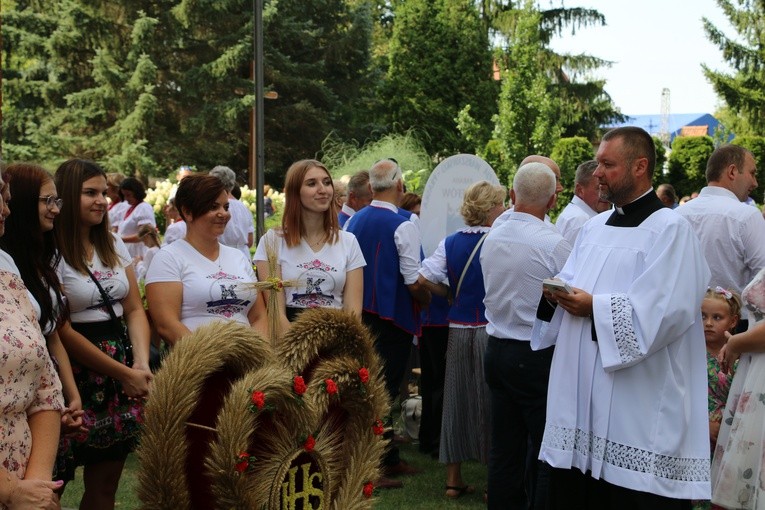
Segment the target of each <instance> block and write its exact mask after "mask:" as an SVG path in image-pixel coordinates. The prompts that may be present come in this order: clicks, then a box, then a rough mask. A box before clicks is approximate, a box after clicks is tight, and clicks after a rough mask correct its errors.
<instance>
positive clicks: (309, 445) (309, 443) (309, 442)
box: [303, 435, 316, 452]
mask: <svg viewBox="0 0 765 510" xmlns="http://www.w3.org/2000/svg"><path fill="white" fill-rule="evenodd" d="M314 446H316V439H314V438H313V436H312V435H309V436H308V437H307V438H305V442H304V443H303V449H304V450H305V451H307V452H312V451H313V448H314Z"/></svg>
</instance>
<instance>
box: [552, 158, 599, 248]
mask: <svg viewBox="0 0 765 510" xmlns="http://www.w3.org/2000/svg"><path fill="white" fill-rule="evenodd" d="M597 167H598V162H597V161H585V162H584V163H582V164H581V165H579V166H578V167H577V169H576V176H575V177H574V197H573V198H572V199H571V202H569V204H568V205H567V206H566V207H565V209H563V211H562V212H561V213H560V216H558V220H557V221H556V222H555V226H556V227H558V232H560V234H561V235H562V236H563V237H565V238H566V241H568V242H569V244H570V245H571V246H574V241H576V236H577V235H579V231H580V230H581V229H582V225H584V224H585V223H586V222H587V220H589V219H590V218H592V217H593V216H595V215H596V214H598V213H602V212H603V211H607V210H609V209H610V208H611V203H610V202H608V201H607V200H603V199H601V198H600V183H599V182H598V180H597V179H594V178H593V177H592V173H593V172H594V171H595V169H596V168H597Z"/></svg>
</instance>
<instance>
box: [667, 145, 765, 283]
mask: <svg viewBox="0 0 765 510" xmlns="http://www.w3.org/2000/svg"><path fill="white" fill-rule="evenodd" d="M756 174H757V165H756V163H755V161H754V157H753V156H752V153H751V152H749V151H748V150H746V149H744V148H743V147H739V146H737V145H722V146H720V147H718V148H717V149H715V151H714V152H713V153H712V155H711V156H710V157H709V160H708V161H707V170H706V179H707V185H706V187H704V188H702V190H701V192H700V193H699V196H698V198H695V199H693V200H691V201H690V202H687V203H685V204H683V206H682V207H678V208H677V209H675V212H677V213H678V214H679V215H680V216H682V217H684V218H685V219H686V220H688V222H689V223H690V224H691V226H692V227H693V230H694V231H695V232H696V235H697V236H698V238H699V241H700V242H701V248H702V249H703V250H704V257H705V258H706V260H707V264H709V269H710V270H711V271H712V280H711V281H710V282H709V285H710V286H712V287H717V286H719V287H722V288H724V289H729V290H735V291H736V292H738V293H741V291H742V290H743V289H744V287H746V284H747V283H749V282H750V281H751V280H752V279H753V278H754V275H756V274H757V272H758V271H759V270H760V269H762V268H763V267H765V220H764V219H763V217H762V214H760V212H759V211H758V210H757V208H756V207H752V206H749V205H746V204H744V203H743V202H744V201H745V200H746V199H747V198H748V197H749V194H750V193H751V192H752V191H753V190H754V189H755V188H756V187H757V177H756Z"/></svg>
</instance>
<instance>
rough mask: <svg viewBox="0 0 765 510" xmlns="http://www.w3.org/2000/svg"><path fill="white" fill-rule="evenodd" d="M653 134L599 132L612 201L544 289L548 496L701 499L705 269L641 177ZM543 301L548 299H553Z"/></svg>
mask: <svg viewBox="0 0 765 510" xmlns="http://www.w3.org/2000/svg"><path fill="white" fill-rule="evenodd" d="M655 160H656V156H655V148H654V145H653V140H652V139H651V137H650V136H649V135H648V134H647V133H646V132H645V131H643V130H641V129H639V128H631V127H628V128H617V129H614V130H611V131H609V132H608V133H607V134H606V135H605V136H604V137H603V141H602V143H601V145H600V148H599V149H598V154H597V161H598V167H597V169H596V171H595V173H594V175H595V177H596V178H598V180H599V182H600V191H601V194H602V196H603V197H604V198H607V199H608V200H609V201H610V202H612V203H613V204H614V205H615V206H616V207H615V210H614V211H613V212H604V213H602V214H599V215H598V216H596V217H595V218H593V219H592V220H590V221H589V222H588V223H587V224H586V225H585V226H584V227H583V228H582V231H581V232H580V234H579V236H578V238H577V241H576V244H575V245H574V249H573V251H572V253H571V256H570V257H569V259H568V261H567V262H566V265H565V267H564V268H563V270H562V271H561V273H560V275H558V277H559V278H560V279H561V280H563V281H565V282H568V283H569V285H571V286H572V287H573V288H574V292H573V293H572V294H564V293H562V292H561V291H556V292H555V294H550V293H549V292H548V291H545V296H544V297H545V298H544V299H542V300H541V302H540V307H539V310H538V312H537V317H538V320H537V321H536V323H535V326H534V332H533V334H532V346H533V348H535V349H541V348H545V347H548V346H550V345H552V344H555V354H554V357H553V362H552V368H551V373H550V383H549V392H548V400H547V423H546V425H545V434H544V440H543V443H542V450H541V452H540V459H541V460H544V461H546V462H548V463H549V464H550V465H551V466H552V467H553V468H557V469H553V470H552V472H553V473H552V474H551V478H550V502H551V508H560V509H563V508H565V509H567V510H568V509H575V508H588V509H589V508H597V509H608V508H614V509H617V508H618V509H619V510H622V509H646V510H648V509H650V510H661V509H664V508H672V509H674V508H677V509H680V508H687V509H690V508H691V506H690V501H689V500H690V499H708V498H709V492H710V486H709V430H708V420H707V376H706V364H705V350H704V342H703V341H702V339H703V330H702V325H701V315H700V306H701V300H702V297H703V294H704V292H705V290H706V288H707V283H708V282H709V278H710V272H709V268H708V267H707V264H706V262H705V260H704V256H703V254H702V251H701V249H700V247H699V243H698V241H697V239H696V236H695V234H694V233H693V231H692V229H691V227H690V225H689V224H688V222H686V221H685V220H684V219H683V218H681V217H679V216H678V215H677V214H675V213H674V212H673V211H671V210H670V209H666V208H664V207H662V203H661V201H660V200H659V198H658V197H657V196H656V193H655V192H654V191H653V189H652V187H651V178H652V174H653V170H654V166H655ZM548 300H549V301H553V302H554V301H557V303H558V306H557V308H553V306H551V304H550V303H549V302H548Z"/></svg>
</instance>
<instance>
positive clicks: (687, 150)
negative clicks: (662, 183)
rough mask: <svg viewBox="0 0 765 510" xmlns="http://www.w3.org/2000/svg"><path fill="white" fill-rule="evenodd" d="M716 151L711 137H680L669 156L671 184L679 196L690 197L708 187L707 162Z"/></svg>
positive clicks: (675, 141)
mask: <svg viewBox="0 0 765 510" xmlns="http://www.w3.org/2000/svg"><path fill="white" fill-rule="evenodd" d="M713 151H714V143H713V142H712V138H711V137H709V136H678V137H676V138H675V140H674V142H672V153H671V154H670V155H669V175H668V177H669V183H670V184H672V186H674V188H675V191H676V192H677V195H678V196H681V197H682V196H683V195H690V194H691V193H693V192H694V191H699V190H700V189H701V188H703V187H704V186H706V183H707V181H706V177H705V172H706V168H707V160H708V159H709V156H711V155H712V152H713Z"/></svg>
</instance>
